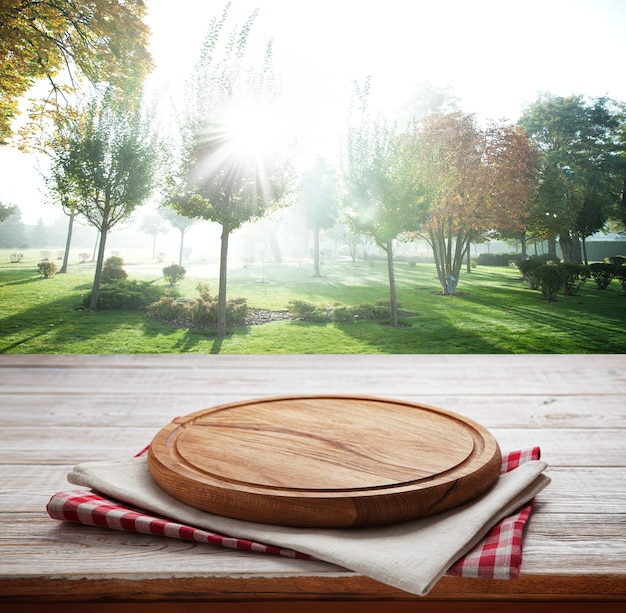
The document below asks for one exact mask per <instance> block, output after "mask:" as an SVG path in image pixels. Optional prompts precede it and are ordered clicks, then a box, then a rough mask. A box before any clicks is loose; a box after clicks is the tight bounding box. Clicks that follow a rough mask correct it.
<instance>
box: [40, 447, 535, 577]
mask: <svg viewBox="0 0 626 613" xmlns="http://www.w3.org/2000/svg"><path fill="white" fill-rule="evenodd" d="M146 451H147V449H144V450H143V451H142V452H141V454H139V455H142V454H143V453H145V452H146ZM539 456H540V450H539V447H534V448H532V449H526V450H522V451H513V452H510V453H507V454H504V455H503V459H502V467H501V470H500V472H501V474H502V473H506V472H509V471H511V470H513V469H515V468H517V467H518V466H519V465H521V464H523V463H524V462H528V461H530V460H538V459H539ZM46 509H47V511H48V514H49V515H50V517H52V518H53V519H59V520H64V521H69V522H75V523H80V524H85V525H89V526H100V527H105V528H110V529H113V530H126V531H129V532H140V533H144V534H152V535H158V536H164V537H169V538H177V539H183V540H188V541H196V542H199V543H207V544H210V545H216V546H220V547H228V548H231V549H242V550H248V551H259V552H263V553H269V554H274V555H281V556H286V557H290V558H302V559H311V556H309V555H307V554H303V553H299V552H297V551H293V550H291V549H284V548H281V547H275V546H273V545H265V544H263V543H256V542H254V541H250V540H247V539H241V538H238V537H237V536H236V535H224V534H216V533H213V532H209V531H207V530H204V529H200V528H196V527H193V526H187V525H182V524H179V523H177V522H174V521H171V520H169V519H167V518H163V517H156V516H154V515H151V514H148V513H145V512H143V511H142V510H141V509H136V508H131V507H130V506H129V505H126V504H124V503H120V502H118V501H115V500H112V499H110V498H105V497H104V496H101V495H100V494H98V493H97V492H93V491H88V490H68V491H62V492H58V493H57V494H54V495H53V496H52V498H51V499H50V501H49V502H48V505H47V507H46ZM531 511H532V501H531V502H530V503H528V504H526V505H525V506H523V507H522V508H521V509H519V510H518V511H517V512H516V513H514V514H513V515H511V516H509V517H507V518H505V519H503V520H502V521H501V522H500V523H499V524H497V525H496V526H494V527H493V528H492V529H491V530H490V531H489V533H488V534H487V536H486V537H485V538H484V539H483V540H482V541H481V542H480V543H479V544H478V545H477V546H476V547H474V549H472V550H471V551H470V552H469V553H467V554H466V555H465V556H463V557H462V558H461V559H459V560H458V561H457V562H455V563H454V564H453V565H452V566H451V567H450V568H449V569H448V572H447V573H446V574H447V575H450V576H459V577H475V578H485V579H516V578H517V577H518V576H519V572H520V567H521V564H522V537H523V531H524V526H525V524H526V522H527V521H528V519H529V517H530V514H531Z"/></svg>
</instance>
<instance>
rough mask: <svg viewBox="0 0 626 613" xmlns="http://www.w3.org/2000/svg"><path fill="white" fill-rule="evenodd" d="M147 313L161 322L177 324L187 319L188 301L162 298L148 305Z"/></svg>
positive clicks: (169, 297) (168, 297)
mask: <svg viewBox="0 0 626 613" xmlns="http://www.w3.org/2000/svg"><path fill="white" fill-rule="evenodd" d="M148 313H150V315H152V317H156V318H157V319H160V320H162V321H170V322H179V321H183V320H185V319H188V318H189V305H188V301H185V300H180V299H175V298H174V297H173V296H164V297H163V298H161V300H159V301H157V302H153V303H152V304H150V305H148Z"/></svg>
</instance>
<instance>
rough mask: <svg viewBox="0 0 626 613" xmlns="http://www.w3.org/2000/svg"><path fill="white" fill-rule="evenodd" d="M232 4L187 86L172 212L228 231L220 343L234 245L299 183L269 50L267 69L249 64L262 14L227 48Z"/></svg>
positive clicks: (222, 259)
mask: <svg viewBox="0 0 626 613" xmlns="http://www.w3.org/2000/svg"><path fill="white" fill-rule="evenodd" d="M229 9H230V5H227V6H226V8H225V9H224V12H223V13H222V15H221V17H220V18H219V19H213V20H212V22H211V25H210V28H209V32H208V34H207V36H206V39H205V42H204V45H203V47H202V50H201V54H200V60H199V61H198V63H197V65H196V67H195V70H194V74H193V76H192V78H191V80H190V82H189V84H188V90H187V98H186V109H185V113H184V120H183V129H182V138H181V142H182V155H181V162H182V163H181V167H180V168H179V169H178V170H177V171H175V172H174V173H173V174H174V177H175V179H173V180H172V181H171V185H173V186H175V188H173V190H172V191H173V193H171V194H170V195H169V196H168V198H167V204H168V205H170V206H171V207H172V208H173V209H174V210H176V211H177V212H178V213H180V214H181V215H184V216H186V217H192V218H198V219H206V220H209V221H213V222H216V223H218V224H219V225H220V226H221V227H222V232H221V249H220V275H219V289H218V304H217V311H218V319H217V331H216V334H217V336H218V337H223V336H225V335H226V284H227V275H226V272H227V260H228V242H229V237H230V235H231V233H232V232H233V231H234V230H237V229H238V228H239V227H241V226H242V225H243V224H244V223H246V222H248V221H253V220H257V219H260V218H261V217H263V216H264V215H265V214H266V213H267V212H268V211H269V210H271V209H272V208H275V207H278V206H281V205H284V204H285V203H286V198H287V194H288V192H289V190H290V188H291V184H292V182H293V177H292V170H291V165H290V159H289V152H288V151H287V149H286V148H285V147H281V146H280V145H281V144H282V143H280V134H279V127H278V126H277V121H278V118H277V117H276V116H275V104H276V101H277V95H278V89H277V86H276V81H275V78H274V75H273V73H272V54H271V44H268V46H267V48H266V53H265V56H264V58H263V62H262V65H261V66H254V65H252V64H250V63H249V62H247V61H246V58H247V46H248V38H249V34H250V31H251V29H252V26H253V23H254V20H255V18H256V13H253V14H252V15H251V16H250V18H249V19H248V21H247V22H246V23H245V24H244V26H243V27H241V28H234V29H233V31H232V33H231V35H230V36H229V37H228V38H227V39H226V41H225V43H224V44H223V45H222V44H221V43H222V39H223V38H224V28H225V23H226V20H227V17H228V12H229Z"/></svg>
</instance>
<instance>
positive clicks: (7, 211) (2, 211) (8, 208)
mask: <svg viewBox="0 0 626 613" xmlns="http://www.w3.org/2000/svg"><path fill="white" fill-rule="evenodd" d="M15 211H16V208H15V207H14V206H13V205H9V204H2V202H0V223H2V222H3V221H5V220H6V219H8V218H9V217H11V215H13V213H15Z"/></svg>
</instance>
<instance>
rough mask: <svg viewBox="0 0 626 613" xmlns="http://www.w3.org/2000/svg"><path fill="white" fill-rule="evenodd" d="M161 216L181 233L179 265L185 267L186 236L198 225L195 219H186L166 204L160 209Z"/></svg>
mask: <svg viewBox="0 0 626 613" xmlns="http://www.w3.org/2000/svg"><path fill="white" fill-rule="evenodd" d="M158 212H159V215H161V217H163V219H165V220H166V221H168V222H169V223H170V224H171V225H172V227H174V228H176V229H177V230H178V232H179V233H180V245H179V248H178V265H179V266H182V265H183V247H184V244H185V234H186V233H187V231H188V230H189V229H190V228H191V227H192V226H193V225H194V224H195V223H196V220H195V219H191V218H190V217H185V216H184V215H181V214H180V213H177V212H176V211H175V210H174V209H173V208H171V207H169V206H167V205H166V204H165V205H163V206H160V207H159V209H158Z"/></svg>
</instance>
